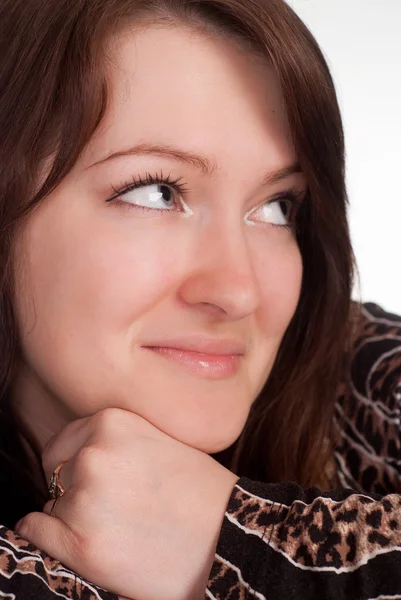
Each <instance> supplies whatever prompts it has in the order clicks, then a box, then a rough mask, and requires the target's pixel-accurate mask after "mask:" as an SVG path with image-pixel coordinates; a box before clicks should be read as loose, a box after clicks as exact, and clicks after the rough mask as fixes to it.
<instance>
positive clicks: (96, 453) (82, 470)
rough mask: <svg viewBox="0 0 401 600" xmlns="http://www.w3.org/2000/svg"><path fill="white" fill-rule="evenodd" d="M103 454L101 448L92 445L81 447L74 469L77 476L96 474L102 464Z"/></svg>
mask: <svg viewBox="0 0 401 600" xmlns="http://www.w3.org/2000/svg"><path fill="white" fill-rule="evenodd" d="M102 457H103V452H102V450H101V448H99V447H98V446H95V445H93V444H91V445H88V446H83V448H81V449H80V450H79V452H78V454H77V456H76V459H75V468H76V471H77V474H78V475H82V476H83V477H87V476H88V475H90V474H92V473H94V472H95V473H96V472H97V471H98V470H99V467H100V465H101V463H102Z"/></svg>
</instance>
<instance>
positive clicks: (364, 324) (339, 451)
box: [334, 304, 401, 496]
mask: <svg viewBox="0 0 401 600" xmlns="http://www.w3.org/2000/svg"><path fill="white" fill-rule="evenodd" d="M355 329H356V332H355V343H354V348H353V353H352V362H351V370H350V374H349V381H348V382H347V383H346V384H344V385H340V387H339V390H338V393H337V402H336V405H335V415H334V426H335V429H336V432H337V435H338V439H339V443H338V446H337V448H336V451H335V455H334V458H335V460H336V463H337V475H338V479H339V482H340V485H341V487H347V488H351V489H353V490H356V491H359V492H362V493H364V492H368V493H370V492H374V493H377V494H381V495H382V496H384V495H386V494H389V493H397V494H401V435H400V433H401V427H400V422H401V317H399V316H396V315H392V314H389V313H387V312H385V311H384V310H383V309H382V308H380V307H379V306H377V305H376V304H364V305H362V306H361V307H360V312H359V318H358V320H357V325H356V327H355ZM335 487H337V485H336V486H335Z"/></svg>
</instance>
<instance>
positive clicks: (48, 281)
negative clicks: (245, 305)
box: [17, 203, 178, 405]
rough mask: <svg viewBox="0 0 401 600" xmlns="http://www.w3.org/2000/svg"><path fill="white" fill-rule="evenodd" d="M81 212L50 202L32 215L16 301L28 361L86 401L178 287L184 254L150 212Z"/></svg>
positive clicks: (72, 397) (63, 392)
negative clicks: (132, 215)
mask: <svg viewBox="0 0 401 600" xmlns="http://www.w3.org/2000/svg"><path fill="white" fill-rule="evenodd" d="M66 204H67V203H66ZM76 212H78V211H76ZM76 212H75V211H74V210H73V209H72V208H71V205H70V206H69V211H65V213H64V214H60V213H58V211H57V210H56V209H55V208H54V207H52V205H51V204H50V205H49V206H48V207H45V210H44V211H43V212H42V213H41V214H40V218H39V211H38V218H37V219H35V218H33V219H32V220H31V222H30V223H29V227H28V229H27V230H26V232H25V235H24V243H23V245H24V248H25V253H24V255H23V256H24V264H25V268H24V272H23V273H22V278H21V281H20V282H19V285H18V298H20V299H23V301H20V302H19V303H18V304H17V309H18V320H19V323H20V324H21V335H22V346H23V350H24V353H25V356H26V360H27V362H28V363H29V365H30V366H31V367H32V368H33V370H34V371H35V372H36V373H37V375H38V376H39V378H40V379H41V380H43V381H44V382H45V383H46V384H47V387H49V388H50V389H52V390H53V391H54V393H55V394H56V395H57V396H59V397H60V398H68V402H70V403H73V404H76V403H77V402H79V403H80V404H82V405H84V404H85V396H86V398H87V400H86V402H90V401H91V400H90V398H91V397H95V396H96V393H98V394H100V393H101V392H102V390H99V389H98V388H99V385H104V383H105V373H109V374H110V377H111V378H112V377H113V376H115V375H116V374H117V375H118V372H119V369H121V368H124V367H125V365H126V363H127V335H128V336H130V335H132V333H133V329H135V330H136V331H140V329H141V323H142V321H141V317H142V316H143V315H146V314H147V312H148V311H150V310H151V308H152V307H153V306H154V305H156V304H157V303H159V302H160V301H161V300H162V299H163V298H164V296H165V295H166V294H167V293H168V290H170V289H171V285H172V281H173V280H174V278H175V271H174V269H176V268H177V265H178V256H175V255H174V254H173V252H172V251H173V250H174V247H173V248H172V247H171V236H170V235H168V232H163V230H162V229H161V227H160V228H159V229H160V231H159V232H158V234H157V235H155V234H153V235H152V231H153V230H154V225H153V227H152V223H151V222H150V220H145V219H144V220H143V221H141V222H139V223H136V224H135V222H134V221H133V220H132V219H129V218H127V219H121V217H120V218H117V216H116V217H115V218H114V216H113V215H114V213H113V214H112V216H111V217H110V211H109V213H108V215H107V217H100V218H99V219H98V220H97V221H95V220H94V219H93V218H90V219H85V215H84V214H82V213H80V214H79V215H78V214H76ZM115 214H116V213H115ZM77 223H79V227H77ZM156 227H157V225H156ZM166 248H168V249H169V251H168V252H167V251H166ZM27 249H28V250H29V251H27ZM130 328H131V329H130ZM77 381H79V382H80V385H79V390H78V389H75V388H76V385H77V384H76V383H74V382H77ZM102 382H103V383H102Z"/></svg>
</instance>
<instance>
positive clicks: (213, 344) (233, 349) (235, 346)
mask: <svg viewBox="0 0 401 600" xmlns="http://www.w3.org/2000/svg"><path fill="white" fill-rule="evenodd" d="M142 346H143V347H145V348H146V347H148V348H155V347H156V348H174V349H177V350H188V351H190V352H199V353H201V354H213V355H217V356H218V355H221V356H231V355H233V354H244V353H245V344H244V343H243V342H241V341H239V340H234V339H232V338H231V339H229V338H214V337H208V336H205V335H186V336H185V337H175V338H171V339H166V340H157V341H154V342H151V343H146V344H142Z"/></svg>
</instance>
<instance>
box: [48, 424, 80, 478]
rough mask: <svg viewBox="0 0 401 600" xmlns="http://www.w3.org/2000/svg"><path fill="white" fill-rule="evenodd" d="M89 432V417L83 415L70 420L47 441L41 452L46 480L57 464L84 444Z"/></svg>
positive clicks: (64, 460) (67, 458)
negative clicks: (80, 417)
mask: <svg viewBox="0 0 401 600" xmlns="http://www.w3.org/2000/svg"><path fill="white" fill-rule="evenodd" d="M90 434H91V426H90V417H85V418H83V419H77V420H75V421H72V422H71V423H69V424H68V425H67V426H66V427H64V429H62V430H61V431H60V433H58V434H57V435H55V436H53V437H52V438H51V439H50V440H49V441H48V443H47V444H46V446H45V449H44V451H43V453H42V463H43V469H44V472H45V474H46V478H47V481H49V480H50V477H51V476H52V473H53V472H54V470H55V469H56V468H57V467H58V465H60V464H61V463H64V462H65V463H66V462H67V461H68V460H70V459H71V458H72V457H73V456H74V455H75V454H76V453H77V452H78V450H79V449H80V448H82V446H84V445H85V444H86V442H87V440H88V438H89V436H90ZM63 469H65V466H64V467H63ZM64 477H65V474H64Z"/></svg>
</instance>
